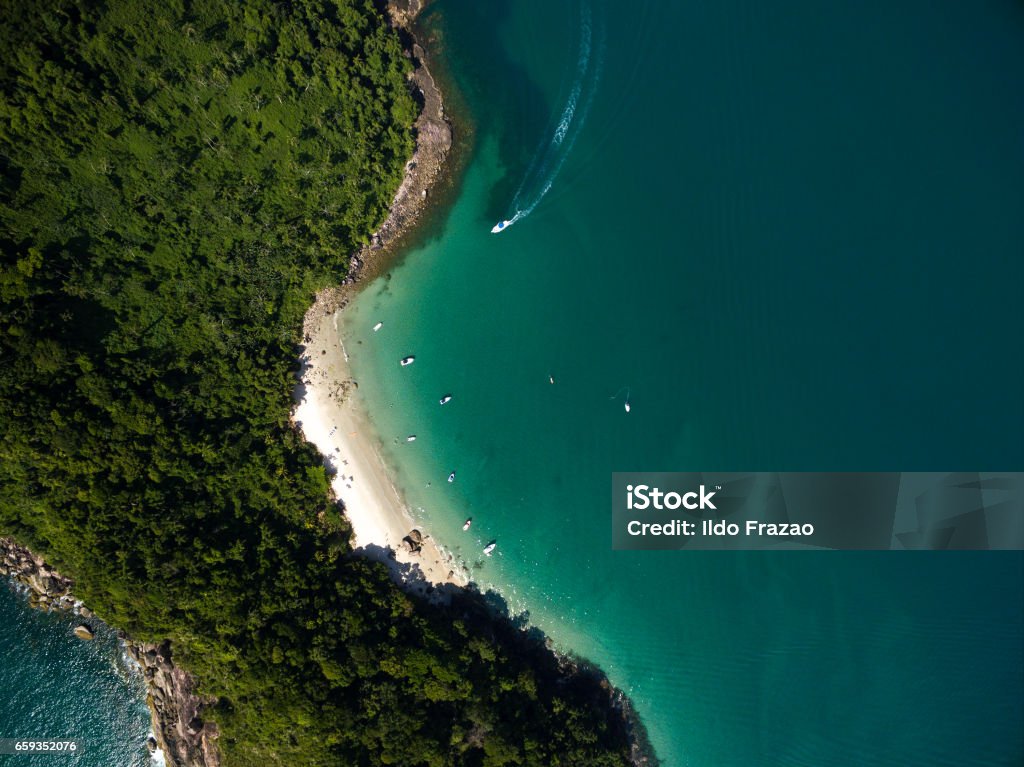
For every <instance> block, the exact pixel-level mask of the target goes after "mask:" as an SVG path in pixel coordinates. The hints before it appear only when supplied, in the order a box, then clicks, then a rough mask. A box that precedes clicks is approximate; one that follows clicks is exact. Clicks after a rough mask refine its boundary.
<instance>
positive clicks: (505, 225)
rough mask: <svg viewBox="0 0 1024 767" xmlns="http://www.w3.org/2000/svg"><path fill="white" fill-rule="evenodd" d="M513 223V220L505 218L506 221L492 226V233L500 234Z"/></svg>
mask: <svg viewBox="0 0 1024 767" xmlns="http://www.w3.org/2000/svg"><path fill="white" fill-rule="evenodd" d="M511 223H512V222H511V221H509V220H508V219H505V220H504V221H499V222H498V223H496V224H495V225H494V226H492V227H491V234H498V233H500V232H504V231H505V230H506V229H507V228H508V225H509V224H511Z"/></svg>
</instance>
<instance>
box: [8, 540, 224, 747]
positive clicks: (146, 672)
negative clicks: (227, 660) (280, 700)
mask: <svg viewBox="0 0 1024 767" xmlns="http://www.w3.org/2000/svg"><path fill="white" fill-rule="evenodd" d="M3 576H6V577H8V578H10V579H11V580H13V581H15V582H17V583H20V584H21V585H23V586H25V587H26V588H27V589H28V602H29V605H30V606H31V607H33V608H37V609H40V610H66V611H73V612H75V613H77V614H78V615H80V616H81V617H83V618H87V619H89V618H94V615H93V613H92V611H91V610H89V609H88V608H86V607H85V606H83V605H82V603H81V602H79V601H78V600H77V599H76V598H75V597H74V595H73V594H72V592H71V587H72V585H73V583H72V581H71V579H70V578H67V577H65V576H63V575H61V574H60V573H59V572H57V571H56V570H54V569H53V568H51V567H50V566H49V565H47V564H46V562H44V561H43V560H42V558H41V557H38V556H36V555H35V554H33V553H32V552H31V551H29V550H28V549H27V548H25V547H24V546H20V545H18V544H17V543H15V542H14V540H13V539H11V538H4V537H0V577H3ZM74 634H75V636H76V637H78V638H79V639H81V640H83V641H88V640H91V639H93V638H94V637H95V635H96V633H95V629H94V628H93V627H92V626H91V625H89V624H87V623H80V624H78V625H77V626H75V628H74ZM119 636H121V637H122V638H123V639H124V641H125V648H126V650H127V652H128V654H129V655H130V656H131V657H132V658H133V659H134V660H135V661H137V662H138V664H139V665H140V666H141V667H142V673H143V676H144V677H145V679H146V684H147V685H148V687H149V695H148V696H147V703H148V704H149V710H150V713H151V714H152V720H153V731H154V732H155V733H156V735H155V738H154V739H153V744H152V747H153V749H155V748H157V747H159V748H161V749H162V750H163V753H164V757H165V762H166V764H167V767H220V759H219V757H218V753H217V748H216V740H217V736H218V735H219V732H218V731H217V727H216V725H214V724H212V723H211V722H205V721H204V720H203V719H202V716H201V714H202V711H203V708H204V707H205V706H207V705H209V704H210V703H211V702H212V701H210V700H207V699H202V698H200V697H198V696H197V695H196V694H195V682H194V681H193V679H192V677H191V676H190V675H189V674H188V673H187V672H186V671H184V670H183V669H180V668H177V667H175V665H174V663H173V662H172V660H171V645H170V642H166V641H165V642H162V643H160V644H143V643H135V642H132V641H131V640H130V639H128V638H126V637H124V635H123V634H120V633H119Z"/></svg>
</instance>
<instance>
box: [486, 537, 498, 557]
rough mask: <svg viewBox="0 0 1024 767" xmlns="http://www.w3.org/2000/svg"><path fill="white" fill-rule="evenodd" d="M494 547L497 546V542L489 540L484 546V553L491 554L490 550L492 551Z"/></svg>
mask: <svg viewBox="0 0 1024 767" xmlns="http://www.w3.org/2000/svg"><path fill="white" fill-rule="evenodd" d="M496 548H498V542H497V541H491V542H490V543H488V544H487V545H486V546H484V554H486V555H487V556H491V552H492V551H494V550H495V549H496Z"/></svg>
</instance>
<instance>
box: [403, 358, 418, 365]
mask: <svg viewBox="0 0 1024 767" xmlns="http://www.w3.org/2000/svg"><path fill="white" fill-rule="evenodd" d="M415 361H416V358H415V357H411V356H410V357H402V367H405V366H406V365H411V364H412V363H414V362H415Z"/></svg>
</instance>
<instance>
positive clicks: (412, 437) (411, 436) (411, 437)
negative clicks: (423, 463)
mask: <svg viewBox="0 0 1024 767" xmlns="http://www.w3.org/2000/svg"><path fill="white" fill-rule="evenodd" d="M405 441H406V442H415V441H416V435H415V434H410V435H409V436H408V437H406V438H405Z"/></svg>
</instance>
